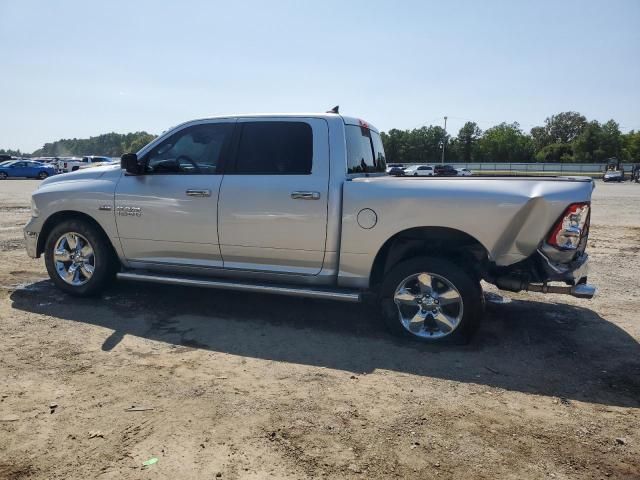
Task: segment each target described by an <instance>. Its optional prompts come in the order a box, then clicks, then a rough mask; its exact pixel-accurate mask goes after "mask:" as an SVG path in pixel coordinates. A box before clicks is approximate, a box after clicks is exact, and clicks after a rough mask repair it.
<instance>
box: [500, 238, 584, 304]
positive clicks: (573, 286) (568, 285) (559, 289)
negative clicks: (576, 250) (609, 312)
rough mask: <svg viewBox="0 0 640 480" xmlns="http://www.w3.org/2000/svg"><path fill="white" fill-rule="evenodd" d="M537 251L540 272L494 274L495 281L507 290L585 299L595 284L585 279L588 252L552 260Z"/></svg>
mask: <svg viewBox="0 0 640 480" xmlns="http://www.w3.org/2000/svg"><path fill="white" fill-rule="evenodd" d="M538 254H539V259H540V262H537V263H538V265H540V264H541V265H542V270H543V272H540V273H538V274H537V275H534V276H530V275H526V274H525V275H518V274H507V275H504V276H500V277H498V278H496V281H495V285H496V286H497V287H498V288H500V289H502V290H508V291H511V292H520V291H523V290H524V291H528V292H540V293H559V294H563V295H571V296H573V297H576V298H587V299H589V298H593V296H594V295H595V294H596V287H595V286H594V285H590V284H588V283H587V274H588V273H589V256H588V255H587V254H586V253H582V254H580V255H579V256H578V257H576V258H575V259H574V260H572V261H571V262H568V263H555V262H553V261H551V260H550V259H549V257H547V256H546V255H545V254H544V253H543V252H542V251H540V250H538ZM536 270H539V267H538V268H537V269H536ZM531 273H532V272H531ZM548 282H562V283H564V285H549V284H548Z"/></svg>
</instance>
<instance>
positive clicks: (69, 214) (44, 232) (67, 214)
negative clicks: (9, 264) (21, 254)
mask: <svg viewBox="0 0 640 480" xmlns="http://www.w3.org/2000/svg"><path fill="white" fill-rule="evenodd" d="M66 220H82V221H85V222H87V223H89V224H91V225H93V226H94V227H95V228H97V229H98V231H100V233H101V234H102V235H104V237H105V238H106V239H107V241H108V243H109V245H110V246H111V250H112V251H113V253H114V255H116V254H117V252H116V249H115V247H114V245H113V242H112V241H111V238H109V235H107V232H106V231H105V229H104V228H103V227H102V225H100V223H99V222H98V221H97V220H96V219H95V218H93V217H92V216H91V215H87V214H86V213H82V212H78V211H76V210H62V211H60V212H56V213H54V214H52V215H50V216H49V218H47V219H46V220H45V222H44V224H43V225H42V229H41V230H40V234H39V235H38V245H37V250H36V252H37V255H38V256H40V255H42V253H44V246H45V244H46V243H47V238H48V237H49V234H50V233H51V231H52V230H53V229H54V228H55V226H56V225H58V224H60V223H61V222H64V221H66Z"/></svg>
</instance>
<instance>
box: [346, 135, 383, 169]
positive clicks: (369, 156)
mask: <svg viewBox="0 0 640 480" xmlns="http://www.w3.org/2000/svg"><path fill="white" fill-rule="evenodd" d="M345 136H346V142H347V173H348V174H357V173H385V172H386V168H387V163H386V158H385V154H384V146H383V145H382V139H381V138H380V134H379V133H378V132H376V131H375V130H371V129H369V128H368V127H367V125H366V124H365V123H364V122H361V124H360V125H349V124H345Z"/></svg>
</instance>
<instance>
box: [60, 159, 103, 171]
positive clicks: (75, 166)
mask: <svg viewBox="0 0 640 480" xmlns="http://www.w3.org/2000/svg"><path fill="white" fill-rule="evenodd" d="M94 163H99V164H100V165H103V164H105V163H111V157H98V156H95V155H89V156H85V157H82V158H77V157H61V158H60V160H59V161H58V165H57V167H58V172H59V173H67V172H75V171H76V170H79V169H80V168H85V167H87V166H89V165H91V164H94Z"/></svg>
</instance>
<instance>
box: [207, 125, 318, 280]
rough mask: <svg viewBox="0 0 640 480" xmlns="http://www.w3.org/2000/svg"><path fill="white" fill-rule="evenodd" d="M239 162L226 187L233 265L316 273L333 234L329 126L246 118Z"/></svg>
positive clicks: (227, 249) (228, 262) (223, 211)
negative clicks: (328, 237)
mask: <svg viewBox="0 0 640 480" xmlns="http://www.w3.org/2000/svg"><path fill="white" fill-rule="evenodd" d="M237 132H238V141H237V148H236V152H237V153H236V161H235V162H234V164H233V165H231V166H230V168H229V169H227V170H226V172H225V176H224V179H223V181H222V186H221V188H220V202H219V222H220V223H219V234H220V248H221V251H222V257H223V259H224V267H225V269H241V270H251V271H259V272H273V273H293V274H303V275H316V274H318V273H319V272H320V270H321V269H322V264H323V261H324V254H325V245H326V235H327V195H328V185H329V134H328V125H327V123H326V121H325V120H323V119H316V118H290V117H287V118H283V119H278V118H242V119H239V120H238V123H237Z"/></svg>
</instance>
